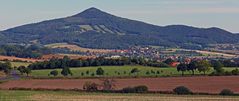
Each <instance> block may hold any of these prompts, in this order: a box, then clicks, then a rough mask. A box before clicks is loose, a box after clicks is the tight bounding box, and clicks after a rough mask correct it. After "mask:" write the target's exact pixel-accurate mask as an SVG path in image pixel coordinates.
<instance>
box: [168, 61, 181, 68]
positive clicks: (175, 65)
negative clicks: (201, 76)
mask: <svg viewBox="0 0 239 101" xmlns="http://www.w3.org/2000/svg"><path fill="white" fill-rule="evenodd" d="M179 64H180V62H172V63H171V64H170V66H171V67H177V66H178V65H179Z"/></svg>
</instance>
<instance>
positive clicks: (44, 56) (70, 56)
mask: <svg viewBox="0 0 239 101" xmlns="http://www.w3.org/2000/svg"><path fill="white" fill-rule="evenodd" d="M64 56H68V57H69V58H71V59H91V58H95V56H82V55H76V54H48V55H43V56H42V58H41V59H43V60H49V59H52V58H59V59H62V58H64Z"/></svg>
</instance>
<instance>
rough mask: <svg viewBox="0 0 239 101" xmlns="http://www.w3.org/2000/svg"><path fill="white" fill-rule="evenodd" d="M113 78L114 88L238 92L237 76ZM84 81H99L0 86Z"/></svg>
mask: <svg viewBox="0 0 239 101" xmlns="http://www.w3.org/2000/svg"><path fill="white" fill-rule="evenodd" d="M115 80H116V87H117V88H116V89H122V88H123V87H129V86H137V85H146V86H148V87H149V90H150V91H172V89H174V88H175V87H177V86H186V87H188V88H190V89H191V90H192V91H193V92H200V93H219V92H220V91H221V90H222V89H231V90H232V91H234V92H236V93H239V76H228V77H226V76H219V77H168V78H136V79H115ZM86 81H92V82H97V83H100V80H98V79H42V80H17V81H9V82H6V83H3V84H0V88H1V89H9V88H14V87H19V88H45V89H74V88H78V89H82V86H83V84H84V83H85V82H86Z"/></svg>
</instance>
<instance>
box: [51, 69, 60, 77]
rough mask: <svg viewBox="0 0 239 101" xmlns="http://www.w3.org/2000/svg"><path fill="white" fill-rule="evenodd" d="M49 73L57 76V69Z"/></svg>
mask: <svg viewBox="0 0 239 101" xmlns="http://www.w3.org/2000/svg"><path fill="white" fill-rule="evenodd" d="M50 75H53V76H57V75H58V71H57V70H53V71H51V72H50Z"/></svg>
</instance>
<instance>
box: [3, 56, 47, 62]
mask: <svg viewBox="0 0 239 101" xmlns="http://www.w3.org/2000/svg"><path fill="white" fill-rule="evenodd" d="M3 60H9V61H14V60H19V61H27V62H36V61H42V60H39V59H31V58H18V57H14V56H1V55H0V61H3Z"/></svg>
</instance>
